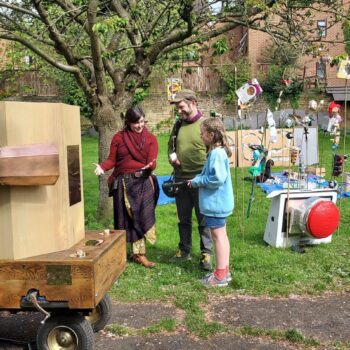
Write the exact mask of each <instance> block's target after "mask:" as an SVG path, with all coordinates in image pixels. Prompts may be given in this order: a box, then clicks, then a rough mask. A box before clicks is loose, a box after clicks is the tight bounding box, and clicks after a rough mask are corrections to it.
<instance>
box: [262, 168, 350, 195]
mask: <svg viewBox="0 0 350 350" xmlns="http://www.w3.org/2000/svg"><path fill="white" fill-rule="evenodd" d="M271 176H272V177H274V178H275V179H274V180H271V179H270V180H268V181H266V182H257V183H256V184H257V185H258V186H259V187H260V188H261V189H262V190H263V191H264V192H265V193H266V194H269V193H271V192H273V191H279V190H282V189H286V188H288V185H287V184H288V174H287V173H286V172H279V173H272V174H271ZM305 179H307V182H308V183H309V185H308V187H306V184H305V187H304V188H305V189H306V188H309V189H313V188H328V187H329V181H328V180H325V179H324V178H322V177H320V176H316V175H313V174H307V175H306V176H305ZM283 184H285V185H283ZM289 184H290V189H297V188H301V180H294V179H290V180H289ZM340 196H341V197H350V192H343V191H342V186H341V183H340V184H339V189H338V197H340Z"/></svg>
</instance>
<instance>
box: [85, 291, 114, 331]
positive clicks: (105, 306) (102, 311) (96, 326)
mask: <svg viewBox="0 0 350 350" xmlns="http://www.w3.org/2000/svg"><path fill="white" fill-rule="evenodd" d="M111 315H112V301H111V298H110V297H109V295H108V294H105V296H104V297H103V298H102V300H101V301H100V302H99V303H98V305H97V306H96V307H95V309H94V310H92V312H91V313H90V314H89V316H86V317H85V318H86V319H87V320H88V321H89V322H90V323H91V327H92V329H93V331H94V332H99V331H100V330H102V329H103V328H105V326H106V325H107V323H108V322H109V320H110V319H111Z"/></svg>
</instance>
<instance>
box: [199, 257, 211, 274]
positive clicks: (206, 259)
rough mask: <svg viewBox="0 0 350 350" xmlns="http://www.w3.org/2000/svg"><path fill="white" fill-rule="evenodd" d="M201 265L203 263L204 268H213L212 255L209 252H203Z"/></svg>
mask: <svg viewBox="0 0 350 350" xmlns="http://www.w3.org/2000/svg"><path fill="white" fill-rule="evenodd" d="M200 265H201V268H202V270H204V271H211V270H212V268H213V258H212V256H211V255H210V254H208V253H202V257H201V262H200Z"/></svg>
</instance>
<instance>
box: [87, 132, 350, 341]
mask: <svg viewBox="0 0 350 350" xmlns="http://www.w3.org/2000/svg"><path fill="white" fill-rule="evenodd" d="M158 140H159V146H160V155H159V158H158V167H157V174H158V175H169V174H170V173H171V168H170V166H169V165H168V162H167V157H166V149H167V147H166V144H167V140H168V136H167V135H160V136H159V137H158ZM319 145H320V146H319V149H320V154H319V158H320V161H321V162H322V163H321V164H320V165H321V166H324V167H326V174H327V175H326V178H327V179H329V178H330V174H331V171H330V168H331V162H332V151H331V141H330V140H329V136H324V135H323V134H320V135H319ZM340 145H341V147H340V149H339V154H342V153H343V151H342V143H341V144H340ZM347 153H348V154H350V152H349V148H348V149H347ZM96 160H97V140H96V139H92V138H84V139H83V172H84V195H85V219H86V226H87V229H92V228H102V226H101V224H99V223H97V222H96V219H95V212H96V208H97V197H98V180H97V178H96V177H95V175H94V173H93V167H92V165H91V163H92V162H94V161H96ZM282 169H283V168H277V167H275V168H273V171H280V170H282ZM295 170H297V169H295ZM231 173H232V181H233V184H234V185H235V184H236V188H235V196H236V197H235V210H234V213H233V215H232V216H231V217H229V218H228V234H229V239H230V242H231V261H230V266H231V268H232V269H233V280H232V282H231V283H230V284H229V286H228V287H227V288H223V289H220V290H217V289H207V288H205V287H202V286H201V285H200V284H199V282H198V279H199V278H200V277H202V276H203V272H202V271H201V270H200V269H199V257H200V255H199V239H198V231H197V230H196V229H195V230H194V235H193V239H194V243H193V249H194V250H193V260H192V262H186V263H183V264H182V265H174V264H171V263H169V262H168V260H169V258H170V257H171V256H173V254H174V253H175V250H176V248H177V244H178V231H177V218H176V208H175V205H174V204H167V205H160V206H158V207H157V211H156V215H157V235H158V241H157V243H156V245H155V246H148V255H149V257H150V259H152V260H153V261H156V262H157V266H156V267H155V268H154V269H145V268H143V267H141V266H138V265H136V264H134V263H129V264H128V266H127V269H126V271H125V272H124V274H123V275H122V276H121V278H120V279H119V282H118V284H116V285H114V286H113V287H112V289H111V291H110V294H111V296H112V297H113V298H115V299H116V300H119V301H124V302H126V301H152V302H156V301H157V302H165V303H172V304H173V305H175V306H176V307H179V308H181V309H183V310H184V311H185V313H186V316H185V326H186V327H187V328H188V329H189V330H190V331H192V332H194V333H195V334H197V335H198V336H203V337H206V336H210V335H211V334H214V333H216V332H217V331H222V330H223V329H222V327H223V326H222V325H219V324H216V323H209V324H208V323H206V322H205V319H204V311H203V309H202V306H203V305H204V304H206V303H207V302H208V296H209V295H211V294H220V295H227V294H247V295H248V294H249V295H256V296H259V295H269V296H288V295H291V294H321V293H323V292H326V291H345V290H349V286H350V253H349V252H350V239H349V228H350V224H349V221H350V210H349V206H350V198H345V199H344V198H343V199H342V200H341V201H339V200H338V207H340V210H341V223H340V227H339V230H338V232H336V233H334V235H333V239H332V242H331V244H323V245H319V246H313V247H307V248H306V252H305V253H304V254H300V253H295V252H293V251H292V250H291V249H276V248H272V247H269V246H267V245H266V244H265V243H264V241H263V235H264V230H265V223H266V218H267V213H268V210H269V205H270V202H269V200H268V199H266V195H265V194H264V193H263V192H262V191H261V190H260V189H259V188H256V190H255V199H254V202H253V205H252V211H251V215H250V217H249V219H246V215H245V214H246V209H247V205H248V199H249V193H250V186H251V184H250V182H249V181H243V178H244V177H247V176H249V174H248V171H247V169H238V170H237V171H235V170H234V169H232V171H231ZM235 176H237V178H235ZM339 181H341V180H340V179H339ZM111 220H112V218H111Z"/></svg>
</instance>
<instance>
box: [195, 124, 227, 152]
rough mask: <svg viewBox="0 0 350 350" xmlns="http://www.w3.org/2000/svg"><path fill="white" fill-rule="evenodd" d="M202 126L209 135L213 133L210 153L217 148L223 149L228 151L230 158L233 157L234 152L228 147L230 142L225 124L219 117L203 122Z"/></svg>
mask: <svg viewBox="0 0 350 350" xmlns="http://www.w3.org/2000/svg"><path fill="white" fill-rule="evenodd" d="M202 126H203V127H204V128H205V130H206V131H207V132H209V133H213V134H214V137H213V142H212V144H211V145H210V146H209V151H211V150H212V149H214V148H216V147H223V148H224V149H225V151H226V154H227V156H228V157H231V155H232V151H231V149H230V147H229V145H228V140H227V136H226V130H225V126H224V123H223V122H222V120H221V118H219V117H210V118H208V119H205V120H203V122H202Z"/></svg>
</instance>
